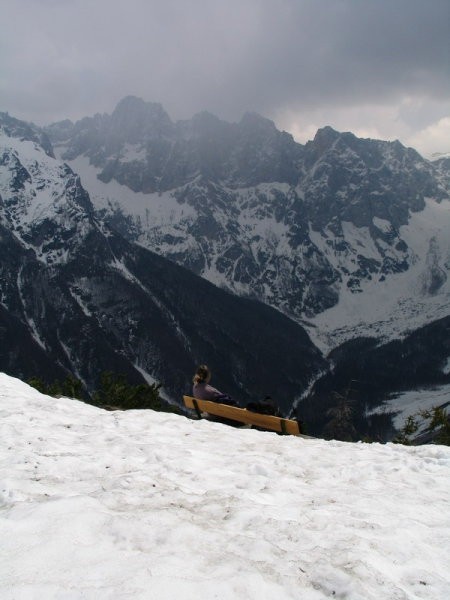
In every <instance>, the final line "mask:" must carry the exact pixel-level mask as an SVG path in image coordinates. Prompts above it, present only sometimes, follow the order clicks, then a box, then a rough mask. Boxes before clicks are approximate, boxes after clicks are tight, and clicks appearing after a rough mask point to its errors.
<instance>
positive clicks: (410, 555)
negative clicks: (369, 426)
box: [0, 374, 450, 600]
mask: <svg viewBox="0 0 450 600" xmlns="http://www.w3.org/2000/svg"><path fill="white" fill-rule="evenodd" d="M0 418H1V420H0V539H1V540H2V542H1V544H0V597H1V598H2V600H13V599H14V600H25V599H32V598H46V599H58V600H59V599H64V600H66V599H70V600H72V599H78V598H83V599H88V600H94V599H95V600H97V599H99V598H101V599H104V598H108V599H124V598H130V599H131V598H133V599H141V598H142V599H146V600H148V599H155V600H156V599H158V600H164V599H167V600H168V599H173V598H177V599H182V600H191V599H194V598H195V599H196V600H198V598H208V599H209V598H219V599H221V600H232V599H233V600H235V599H242V600H244V599H246V600H247V599H253V598H254V599H255V600H256V599H258V600H259V599H263V600H264V599H271V600H273V599H278V598H279V599H283V600H284V599H290V598H296V599H298V598H302V600H310V599H311V600H316V599H322V598H346V599H355V600H356V599H358V600H372V599H374V600H375V599H376V600H379V599H381V598H386V599H397V600H401V599H404V600H411V599H413V600H414V599H428V598H433V599H436V600H443V599H444V598H447V597H450V575H449V573H450V552H449V550H450V511H449V500H450V486H449V484H448V482H449V476H450V448H447V447H444V446H426V447H425V446H424V447H415V448H407V447H401V446H395V445H391V444H387V445H379V444H372V445H366V444H347V443H343V442H325V441H323V440H311V439H301V438H295V437H291V436H287V437H282V436H278V435H276V434H274V433H264V432H257V431H252V430H238V429H232V428H228V427H226V426H223V425H220V424H218V423H211V422H207V421H191V420H188V419H186V418H184V417H179V416H175V415H169V414H164V413H155V412H152V411H129V412H114V413H107V412H104V411H101V410H100V409H97V408H94V407H91V406H88V405H85V404H82V403H80V402H77V401H75V400H70V399H66V398H62V399H53V398H49V397H47V396H43V395H42V394H40V393H39V392H37V391H36V390H33V389H32V388H30V387H28V386H27V385H26V384H24V383H22V382H20V381H18V380H16V379H13V378H11V377H9V376H7V375H4V374H0Z"/></svg>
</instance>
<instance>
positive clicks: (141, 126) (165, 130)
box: [108, 96, 174, 143]
mask: <svg viewBox="0 0 450 600" xmlns="http://www.w3.org/2000/svg"><path fill="white" fill-rule="evenodd" d="M108 129H109V132H110V134H111V135H116V136H118V137H120V139H121V140H122V141H123V142H128V143H137V142H140V141H145V140H147V139H149V138H154V137H161V136H167V135H171V134H172V133H173V129H174V125H173V123H172V121H171V120H170V117H169V115H168V114H167V113H166V111H165V110H164V109H163V107H162V105H161V104H159V103H153V102H145V101H144V100H142V99H140V98H137V97H135V96H127V97H125V98H123V99H122V100H121V101H120V102H119V103H118V104H117V106H116V108H115V109H114V111H113V113H112V114H111V117H110V118H109V119H108Z"/></svg>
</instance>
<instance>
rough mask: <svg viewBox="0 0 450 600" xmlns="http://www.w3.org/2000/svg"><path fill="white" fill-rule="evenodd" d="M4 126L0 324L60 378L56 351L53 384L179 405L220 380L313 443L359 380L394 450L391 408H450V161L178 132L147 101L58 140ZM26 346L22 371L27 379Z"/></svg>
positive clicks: (202, 130) (221, 130)
mask: <svg viewBox="0 0 450 600" xmlns="http://www.w3.org/2000/svg"><path fill="white" fill-rule="evenodd" d="M1 125H2V143H3V150H2V153H3V158H2V159H1V165H0V169H1V173H0V185H1V189H0V195H1V198H2V201H1V210H2V220H1V226H2V228H3V231H4V233H3V234H2V243H3V244H4V246H5V250H4V251H3V256H4V257H7V259H6V258H4V259H3V258H2V269H3V272H4V273H5V272H6V273H7V275H3V280H2V300H1V304H0V310H1V311H6V312H7V314H8V319H12V318H14V319H18V320H19V321H20V323H21V326H22V325H23V326H24V328H25V330H26V331H27V332H28V333H29V334H30V335H31V337H32V342H30V344H31V345H33V344H34V345H36V344H37V352H38V353H39V352H40V351H42V353H43V355H45V356H46V357H47V359H48V352H47V351H48V349H49V347H50V346H49V339H50V338H51V339H52V340H53V341H54V344H53V346H52V353H53V354H52V357H51V360H50V363H49V365H51V364H52V361H53V362H54V360H55V357H58V361H57V362H58V364H59V365H60V366H61V367H63V368H64V369H68V370H69V371H70V372H73V373H74V374H76V375H79V376H81V377H82V379H83V380H84V381H86V382H87V383H89V385H91V386H92V385H93V379H94V374H95V373H98V371H99V370H100V368H103V367H105V366H108V368H113V369H114V370H117V369H118V368H119V366H120V367H121V368H122V366H123V364H124V363H126V364H127V368H126V372H127V373H128V372H132V373H134V374H136V372H137V373H140V374H141V375H140V376H142V374H143V376H144V377H146V378H147V380H149V381H151V380H154V379H157V380H160V379H163V380H164V381H168V382H170V383H168V385H167V390H168V391H167V395H168V397H169V398H174V397H175V396H176V395H177V391H178V393H179V390H181V389H182V388H183V386H185V385H186V375H187V373H188V372H189V374H190V372H191V370H192V368H193V366H194V365H195V363H196V362H198V361H201V362H203V361H207V362H210V363H211V366H212V367H213V369H214V370H215V371H216V372H217V373H218V374H219V373H220V374H221V375H220V377H223V378H222V379H221V380H219V381H217V382H216V383H217V384H218V386H219V384H222V385H223V386H224V387H226V388H228V389H227V391H229V392H231V393H233V394H236V395H238V396H240V397H241V398H242V399H243V400H245V399H246V398H249V397H252V396H254V395H255V394H258V395H262V394H264V393H272V394H273V395H274V396H276V397H278V398H279V399H280V402H281V405H282V408H283V410H284V411H285V412H289V411H291V410H292V409H293V407H295V406H297V405H298V409H299V411H300V413H301V414H306V415H307V417H308V421H310V422H311V424H312V430H313V431H314V433H320V431H321V430H322V429H323V426H324V422H325V420H326V411H327V409H328V408H329V407H330V403H331V404H332V403H333V399H332V392H333V391H340V393H343V392H344V390H345V389H347V388H348V385H349V381H350V380H352V379H353V380H354V379H356V380H358V384H357V387H358V407H359V408H358V411H357V413H358V414H357V421H358V426H359V427H360V431H366V432H367V427H368V428H369V429H371V428H372V430H373V429H374V428H375V429H376V430H377V431H378V429H379V431H380V435H381V436H383V435H385V433H386V431H388V430H390V425H389V422H390V415H389V414H387V415H386V414H385V415H381V416H380V414H379V413H380V411H379V406H380V403H383V402H388V401H389V399H390V398H391V394H392V393H396V394H397V393H400V392H402V393H404V392H409V391H415V392H417V393H419V392H420V390H421V389H424V390H425V391H426V390H427V389H429V387H430V386H440V388H439V389H443V395H444V401H443V404H445V403H446V401H447V398H448V400H449V401H450V387H449V385H450V370H449V369H448V361H449V360H450V342H449V340H450V277H449V274H450V163H449V161H448V159H447V158H445V157H443V158H440V159H439V160H437V161H434V162H430V161H426V160H424V159H423V158H421V157H420V156H419V154H417V152H415V151H414V150H412V149H408V148H404V147H403V146H402V145H401V144H400V143H399V142H384V141H379V140H362V139H358V138H357V137H355V136H354V135H352V134H351V133H338V132H336V131H334V130H333V129H331V128H330V127H325V128H323V129H321V130H319V131H318V132H317V135H316V136H315V138H314V140H313V141H311V142H308V143H307V144H306V145H301V144H298V143H296V142H295V141H294V140H293V138H292V136H290V135H289V134H287V133H285V132H280V131H278V130H277V129H276V127H275V125H274V124H273V123H272V122H271V121H268V120H267V119H264V118H263V117H260V116H259V115H254V114H248V115H245V116H244V118H243V119H242V121H241V122H240V123H233V124H230V123H225V122H223V121H220V120H219V119H217V118H216V117H214V116H213V115H210V114H208V113H202V114H199V115H196V116H195V117H193V119H191V120H190V121H184V122H178V123H173V122H172V121H171V119H170V118H169V116H168V115H167V114H166V113H165V111H164V110H163V108H162V107H161V106H160V105H157V104H152V103H147V102H144V101H142V100H139V99H137V98H133V97H128V98H125V99H124V100H123V101H121V102H120V103H119V105H118V106H117V108H116V109H115V111H114V112H113V114H111V115H96V116H95V117H92V118H85V119H82V120H81V121H79V122H77V123H75V124H73V123H71V122H70V121H63V122H60V123H55V124H53V125H51V126H49V127H47V128H46V129H45V132H44V131H42V130H40V129H39V128H36V127H34V126H32V125H28V124H25V123H22V122H20V121H16V120H15V119H12V118H11V117H9V116H8V115H3V116H2V123H1ZM50 140H51V142H50ZM53 149H54V150H53ZM53 152H54V153H55V154H56V156H57V157H59V159H55V158H54V157H53V156H54V155H53ZM36 153H37V154H36ZM63 161H64V162H63ZM78 175H79V177H78ZM12 248H13V250H12ZM167 259H169V260H167ZM175 263H178V265H179V267H177V266H176V264H175ZM36 274H38V275H36ZM44 274H45V276H44ZM43 276H44V279H45V284H44V283H39V285H36V283H35V282H36V277H37V278H38V279H39V278H40V277H43ZM198 276H201V278H199V277H198ZM162 280H164V281H162ZM205 280H209V282H210V283H209V284H208V282H207V281H205ZM210 284H214V285H210ZM56 285H58V286H60V287H56V288H55V286H56ZM220 288H223V290H224V291H221V289H220ZM55 289H58V291H57V292H55V291H54V290H55ZM131 289H132V290H133V291H131ZM43 290H44V293H43ZM49 290H50V291H49ZM51 290H53V291H51ZM226 290H228V292H232V294H233V295H230V294H229V293H227V292H226ZM136 294H137V297H138V298H139V299H138V300H136V296H135V295H136ZM30 296H32V298H33V299H32V300H30ZM143 297H145V300H143V299H142V298H143ZM63 298H64V302H63V300H62V299H63ZM254 300H259V301H262V302H264V303H265V304H266V307H264V306H263V305H261V303H259V302H255V301H254ZM66 301H67V302H68V303H69V305H70V306H71V307H72V308H71V309H70V310H66V308H65V309H64V310H62V311H60V309H59V308H57V306H58V303H65V302H66ZM49 303H50V305H51V309H49V308H48V306H49ZM150 307H151V308H150ZM155 307H156V308H155ZM270 307H271V308H270ZM60 312H61V313H62V314H64V315H67V314H72V315H73V319H72V320H71V326H70V328H72V329H71V332H72V333H71V335H70V336H69V338H68V339H64V340H63V339H62V338H61V335H62V333H61V332H65V331H66V329H67V328H65V327H59V326H58V327H56V329H54V330H51V329H52V326H51V319H52V318H54V315H55V314H59V313H60ZM50 314H51V317H50V318H49V315H50ZM43 315H45V318H44V317H43ZM75 315H76V316H75ZM149 315H151V317H150V316H149ZM283 315H284V316H283ZM63 321H64V319H63ZM14 323H15V322H14ZM161 323H164V326H161ZM262 324H264V327H263V326H262ZM70 328H69V329H70ZM305 328H306V330H307V331H308V334H309V337H310V339H309V338H308V336H307V335H306V333H305V330H304V329H305ZM14 330H15V326H12V325H11V322H10V321H8V326H7V327H6V329H5V331H7V332H8V333H7V336H8V340H9V344H13V346H14V344H16V345H15V346H14V347H15V348H16V350H15V352H16V354H14V352H13V353H11V352H8V353H5V358H4V359H3V360H4V363H5V364H9V365H10V367H9V368H11V365H12V364H13V363H16V364H18V363H21V364H25V363H26V361H25V360H24V350H23V348H24V344H23V343H18V342H17V340H18V339H19V338H16V337H15V335H14V333H13V331H14ZM19 330H20V331H21V329H20V327H18V329H17V331H19ZM50 330H51V333H49V331H50ZM80 332H82V334H83V335H84V337H83V335H82V336H81V337H83V342H82V343H81V342H80V341H79V339H78V338H80ZM21 335H22V334H21ZM23 335H24V336H25V333H23ZM25 337H26V336H25ZM92 338H95V339H96V340H102V341H101V343H100V341H99V344H100V345H97V344H96V345H95V351H94V349H90V350H89V351H87V349H88V348H89V339H92ZM162 339H165V340H167V339H170V340H172V341H171V342H170V343H168V342H167V343H166V342H164V343H163V342H162V341H161V340H162ZM12 340H15V342H14V341H12ZM310 340H312V341H313V342H314V344H315V345H316V348H315V347H314V346H313V344H312V343H311V341H310ZM52 343H53V342H52ZM102 344H103V346H102ZM102 348H107V351H106V352H102V350H101V349H102ZM174 348H176V351H174V350H173V349H174ZM174 352H175V354H174ZM321 352H322V353H323V354H324V355H326V354H327V355H328V356H327V358H326V360H325V359H324V358H323V356H322V355H321ZM6 354H7V355H8V357H9V358H8V359H7V358H6ZM18 356H20V359H19V358H17V357H18ZM88 356H89V358H88ZM99 356H102V358H99ZM105 356H110V358H108V359H106V358H104V357H105ZM262 356H263V363H264V365H266V366H263V364H262V363H261V362H260V361H261V357H262ZM11 357H12V358H11ZM61 357H62V358H61ZM7 360H9V361H10V362H9V363H7ZM42 360H44V359H42ZM99 361H100V362H99ZM114 361H118V362H117V365H116V364H115V362H114ZM44 362H45V361H44ZM100 363H101V364H100ZM106 363H107V364H106ZM42 364H43V362H42ZM49 365H47V367H48V366H49ZM86 365H88V366H86ZM172 367H173V368H172ZM49 368H50V370H51V367H49ZM263 371H264V375H263V373H262V372H263ZM10 372H11V371H10ZM275 373H276V374H275ZM14 374H18V373H17V372H14ZM442 386H443V387H442ZM386 406H387V407H388V405H387V404H386ZM386 410H387V413H389V408H387V409H386ZM374 415H375V416H374ZM374 419H378V421H379V422H381V421H382V425H380V423H379V424H378V425H374V424H373V423H372V424H370V423H369V421H371V420H372V421H373V420H374ZM368 423H369V424H368ZM383 432H384V433H383Z"/></svg>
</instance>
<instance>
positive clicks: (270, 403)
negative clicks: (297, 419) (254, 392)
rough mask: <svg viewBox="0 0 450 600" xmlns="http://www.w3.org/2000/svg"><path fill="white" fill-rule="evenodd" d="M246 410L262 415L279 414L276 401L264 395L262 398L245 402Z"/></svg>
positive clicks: (276, 415) (277, 415)
mask: <svg viewBox="0 0 450 600" xmlns="http://www.w3.org/2000/svg"><path fill="white" fill-rule="evenodd" d="M247 410H251V411H252V412H255V413H260V414H262V415H274V416H275V417H279V416H280V411H279V410H278V406H277V403H276V402H275V400H274V399H273V398H271V397H270V396H266V397H265V398H264V400H252V401H251V402H249V403H248V404H247Z"/></svg>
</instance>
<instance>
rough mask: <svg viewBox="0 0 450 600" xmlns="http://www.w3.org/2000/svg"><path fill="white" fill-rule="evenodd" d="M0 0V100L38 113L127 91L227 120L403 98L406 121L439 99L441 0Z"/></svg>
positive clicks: (30, 114) (72, 113)
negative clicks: (252, 114)
mask: <svg viewBox="0 0 450 600" xmlns="http://www.w3.org/2000/svg"><path fill="white" fill-rule="evenodd" d="M1 3H2V4H3V5H4V6H3V10H2V13H3V15H7V17H8V18H4V19H2V23H1V25H0V104H1V105H2V107H3V109H7V110H9V111H10V112H11V113H15V114H17V116H22V117H24V118H28V119H33V120H35V121H37V122H41V123H42V122H49V121H52V120H55V119H59V118H63V117H65V116H68V117H71V118H78V117H80V116H82V115H86V114H93V113H94V112H103V111H108V112H109V111H111V110H112V109H113V107H114V105H115V104H116V103H117V101H118V100H119V99H120V98H121V97H123V96H125V95H127V94H135V95H138V96H141V97H143V98H145V99H146V100H152V101H159V102H161V103H162V104H163V105H164V107H165V108H166V109H167V110H168V112H169V114H170V115H171V116H172V118H174V119H177V118H187V117H190V116H192V114H194V113H195V112H197V111H200V110H204V109H207V110H210V111H211V112H214V113H216V114H218V115H219V116H221V117H223V118H226V119H233V120H234V119H239V118H240V117H241V116H242V114H243V113H244V112H245V111H247V110H254V111H258V112H261V113H262V114H265V115H266V116H269V117H270V116H274V115H277V114H280V113H282V112H283V111H293V112H298V113H300V112H304V113H307V112H308V111H311V110H317V109H322V110H327V109H329V110H330V111H333V110H336V109H338V108H339V107H347V108H348V107H352V106H354V107H358V106H362V105H367V104H371V105H378V106H384V105H387V104H393V103H396V102H398V103H400V102H401V101H402V100H404V99H405V98H408V99H409V100H411V99H412V100H413V101H412V103H411V102H410V104H409V105H408V107H406V108H405V107H404V108H403V113H401V111H400V112H399V115H400V117H399V118H403V117H404V118H405V119H406V120H409V123H410V125H411V124H412V125H411V126H412V127H414V122H415V118H416V117H415V113H417V119H418V121H417V122H419V120H420V123H421V126H424V124H425V125H427V124H428V123H427V120H428V121H429V123H431V122H432V121H433V119H439V118H440V117H443V116H445V109H444V106H446V103H447V102H448V100H449V99H450V76H449V37H450V36H449V34H448V32H449V18H450V2H449V0H239V1H238V0H228V1H226V2H225V1H223V0H221V1H218V0H178V1H175V0H153V1H151V0H128V1H126V2H125V1H118V0H117V1H113V0H90V1H88V0H71V1H70V2H69V1H65V0H1ZM414 99H418V104H420V106H419V107H418V108H415V105H414ZM427 100H430V101H431V102H433V110H432V111H427V109H426V107H425V108H424V102H426V101H427ZM419 113H421V114H420V115H419ZM431 113H433V116H431ZM401 114H403V117H402V116H401ZM427 114H428V115H429V116H428V117H426V115H427ZM446 114H447V115H448V111H447V113H446Z"/></svg>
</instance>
